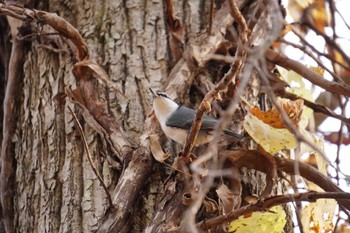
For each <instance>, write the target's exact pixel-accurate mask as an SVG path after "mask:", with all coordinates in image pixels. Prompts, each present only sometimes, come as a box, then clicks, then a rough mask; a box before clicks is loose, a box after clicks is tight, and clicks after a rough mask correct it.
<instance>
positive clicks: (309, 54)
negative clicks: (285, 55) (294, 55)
mask: <svg viewBox="0 0 350 233" xmlns="http://www.w3.org/2000/svg"><path fill="white" fill-rule="evenodd" d="M279 41H280V42H282V43H285V44H287V45H290V46H293V47H294V48H297V49H299V50H301V51H302V52H303V53H305V54H306V55H308V56H309V57H311V58H312V59H313V60H314V61H315V62H316V63H317V65H319V66H320V67H322V68H323V69H325V70H326V71H327V72H328V73H330V74H331V75H332V76H333V78H334V79H335V80H337V81H338V82H340V83H344V80H343V79H342V78H341V77H339V76H338V75H337V74H335V73H334V72H333V71H331V70H330V69H329V68H328V67H327V66H325V65H324V64H323V63H322V62H321V61H320V59H318V58H317V57H316V56H315V55H314V54H312V53H311V52H310V51H309V50H307V49H306V46H305V45H298V44H295V43H293V42H290V41H287V40H285V39H279Z"/></svg>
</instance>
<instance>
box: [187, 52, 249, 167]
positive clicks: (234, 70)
mask: <svg viewBox="0 0 350 233" xmlns="http://www.w3.org/2000/svg"><path fill="white" fill-rule="evenodd" d="M237 57H238V58H239V59H237ZM245 57H246V52H245V51H244V50H241V51H239V52H238V53H237V54H236V59H235V62H234V63H233V64H232V65H231V68H230V70H229V71H228V72H227V73H226V75H225V76H224V77H223V78H222V80H221V81H220V82H219V83H218V84H217V85H215V88H214V89H212V90H210V91H209V92H208V93H207V94H206V95H205V97H204V99H203V100H202V102H201V104H200V105H199V107H198V110H197V112H196V116H195V118H194V123H193V125H192V127H191V130H190V132H189V134H188V136H187V140H186V144H185V146H184V149H183V151H182V156H183V157H184V159H185V161H190V160H191V159H190V153H191V151H192V149H193V147H194V142H195V140H196V138H197V134H198V132H199V130H200V128H201V125H202V122H203V119H202V118H203V115H204V114H205V113H206V112H208V111H209V109H210V104H211V102H212V101H213V99H215V98H218V95H219V93H220V92H222V91H225V89H226V88H227V86H228V84H229V83H230V82H231V81H232V80H233V79H234V78H235V77H236V76H237V75H238V74H239V72H240V71H241V68H242V64H243V61H244V60H245Z"/></svg>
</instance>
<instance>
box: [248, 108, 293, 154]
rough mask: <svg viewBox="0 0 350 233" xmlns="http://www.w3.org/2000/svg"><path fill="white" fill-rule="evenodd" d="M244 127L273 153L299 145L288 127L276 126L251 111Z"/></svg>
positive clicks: (255, 139)
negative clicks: (265, 121) (260, 118)
mask: <svg viewBox="0 0 350 233" xmlns="http://www.w3.org/2000/svg"><path fill="white" fill-rule="evenodd" d="M243 127H244V129H245V130H246V131H247V133H248V134H249V135H250V136H251V137H252V138H253V139H254V141H255V142H257V143H258V144H259V145H260V146H261V147H262V148H264V150H265V151H267V152H269V153H271V154H274V153H276V152H278V151H280V150H283V149H294V148H295V147H296V146H297V145H298V142H297V140H296V138H295V136H294V135H293V134H292V133H291V132H289V131H288V130H287V129H277V128H274V127H272V126H271V125H268V124H266V123H264V122H263V121H261V120H259V119H258V118H257V117H255V116H254V115H253V114H251V113H248V114H247V115H246V116H245V118H244V122H243Z"/></svg>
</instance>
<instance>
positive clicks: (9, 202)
mask: <svg viewBox="0 0 350 233" xmlns="http://www.w3.org/2000/svg"><path fill="white" fill-rule="evenodd" d="M214 2H215V4H214V9H213V11H214V14H213V15H211V10H210V7H211V1H206V0H195V1H182V0H179V1H171V0H164V1H158V0H154V1H147V0H144V1H138V0H124V1H97V2H96V1H90V0H77V1H50V2H45V3H42V1H28V2H17V4H18V5H24V4H26V8H29V9H31V8H33V9H37V10H42V11H45V12H51V13H57V14H58V15H59V16H60V17H62V19H64V20H65V21H64V20H63V21H62V20H61V19H59V18H58V17H56V16H54V15H53V14H47V13H45V12H41V11H31V10H26V11H23V9H21V8H20V7H18V6H16V5H13V6H12V7H13V8H11V9H10V10H11V11H12V12H16V14H17V15H12V16H15V18H16V17H17V18H20V19H21V20H19V19H10V18H11V16H9V13H8V12H7V11H0V12H1V13H4V14H6V15H7V17H4V16H1V18H0V27H1V28H0V31H1V32H3V33H2V35H1V38H0V42H1V44H0V53H1V60H0V63H1V64H0V65H1V67H0V72H1V73H0V78H1V81H0V84H1V85H0V88H1V92H0V99H1V101H2V102H3V103H4V104H3V106H4V107H3V111H1V117H2V120H3V124H2V125H1V127H2V128H1V129H2V132H3V133H2V135H1V139H2V144H1V160H0V161H1V176H0V177H1V179H0V180H1V186H0V188H1V206H0V207H1V209H0V210H1V211H0V220H1V222H0V224H1V225H0V229H2V230H0V232H7V233H12V232H142V231H144V230H146V231H147V232H167V231H171V230H173V231H175V232H181V231H183V230H184V229H183V228H181V222H182V220H183V219H182V217H183V213H184V212H185V211H186V209H187V207H188V205H187V204H186V203H185V201H186V200H184V199H186V198H189V199H191V198H192V197H193V199H194V200H195V198H196V194H193V193H191V192H189V190H191V187H189V186H191V185H195V184H194V182H193V180H191V179H189V178H188V177H187V176H186V175H184V174H186V172H188V171H186V170H184V171H182V173H181V172H180V173H176V175H175V173H173V172H174V170H176V169H180V170H182V169H184V168H183V166H182V164H183V163H184V161H177V159H176V161H177V162H178V164H177V165H176V163H174V167H173V168H169V167H168V166H166V165H164V164H161V163H158V162H156V161H155V160H154V159H153V158H152V156H151V151H150V150H151V149H150V143H152V142H150V141H152V139H151V138H153V136H154V135H156V134H159V135H162V133H160V131H159V127H158V125H157V122H156V120H155V118H154V116H153V115H151V113H150V110H151V98H150V97H151V96H150V93H149V90H148V88H149V87H152V88H153V89H155V90H166V91H167V92H168V94H170V95H171V96H172V97H174V98H175V99H176V100H177V101H179V102H181V103H186V104H187V105H197V106H198V104H199V103H200V100H199V99H201V98H203V97H204V96H205V95H206V94H207V93H208V92H209V91H210V90H214V89H213V83H218V82H219V81H220V79H221V78H222V77H223V76H224V74H225V73H226V74H229V73H230V72H228V70H229V69H230V66H229V65H227V64H226V63H225V62H223V61H222V59H223V58H222V57H220V55H222V54H224V55H226V54H231V55H234V54H235V53H237V54H239V55H240V56H241V58H240V59H242V63H244V62H246V61H247V60H248V61H249V59H252V58H251V57H252V56H251V54H250V53H248V52H247V51H248V50H244V49H243V50H239V49H237V47H239V46H241V44H240V43H243V44H244V46H246V47H244V46H242V48H243V47H244V48H246V49H247V48H250V47H253V44H255V43H261V40H264V39H265V38H268V39H271V40H273V39H275V38H273V36H272V37H269V36H267V34H272V35H276V36H277V35H279V31H278V30H280V29H281V28H275V29H274V30H277V31H273V30H271V28H270V27H269V22H270V21H268V20H271V18H269V17H268V15H269V14H271V13H272V12H273V11H272V10H271V9H273V10H276V11H277V12H279V11H278V8H276V7H277V5H276V4H272V5H273V6H269V7H270V8H269V7H267V5H268V4H267V2H268V1H255V3H253V4H251V5H249V4H248V5H249V6H251V8H247V9H246V11H245V12H244V16H245V17H246V18H249V17H248V15H250V16H251V15H253V16H254V17H253V18H250V19H251V20H248V21H247V25H248V27H249V29H248V28H243V26H242V25H244V22H240V19H239V18H235V17H236V16H237V13H234V12H232V9H233V7H234V5H232V4H233V1H227V2H226V1H214ZM228 2H230V3H231V4H229V3H228ZM246 2H247V1H246ZM253 2H254V1H253ZM262 3H263V4H262ZM0 4H1V3H0ZM238 5H239V6H241V7H242V5H241V2H239V4H238ZM16 7H17V8H16ZM230 9H231V12H230ZM22 16H23V18H21V17H22ZM211 16H212V17H211ZM23 20H24V23H22V22H23ZM31 20H36V21H35V22H36V24H33V23H32V21H31ZM60 20H61V21H60ZM235 20H236V22H238V23H234V21H235ZM56 22H59V23H57V24H56ZM67 22H69V23H70V24H71V25H69V24H68V23H67ZM241 23H242V24H241ZM41 24H42V25H41ZM257 24H258V29H256V28H255V26H256V25H257ZM62 25H64V26H62ZM74 28H76V29H77V30H78V31H75V29H74ZM208 28H210V33H211V34H208ZM249 30H255V34H253V35H251V34H249ZM269 30H271V31H269ZM237 31H240V32H242V31H244V33H242V34H245V35H246V36H247V35H249V37H247V38H240V40H239V41H236V42H235V43H237V44H235V43H232V38H235V37H236V36H237V35H235V32H237ZM57 32H59V33H60V34H58V33H57ZM79 33H80V35H81V37H80V36H79ZM274 33H275V34H274ZM208 35H210V36H208ZM237 38H238V37H237ZM262 38H263V39H262ZM265 42H266V48H265V50H266V49H267V48H268V45H269V44H270V43H272V41H264V43H265ZM230 43H232V44H234V46H233V45H232V44H230ZM235 46H236V47H235ZM233 47H235V48H236V49H237V50H235V51H231V50H230V49H231V48H233ZM265 50H261V51H262V53H260V54H258V53H257V54H255V56H262V57H263V56H264V53H263V52H264V51H265ZM215 55H217V56H219V59H218V58H217V57H216V58H215ZM211 56H212V57H211ZM202 58H203V59H202ZM201 59H202V60H201ZM220 59H221V60H220ZM216 60H220V61H216ZM250 61H251V63H249V62H246V63H247V64H250V66H251V67H247V66H245V63H244V64H243V65H242V64H241V63H240V62H237V64H236V65H237V67H236V68H237V71H236V73H234V72H231V73H232V77H228V78H230V79H233V80H234V81H235V79H237V80H238V78H237V76H239V74H240V73H241V72H242V73H243V75H242V77H245V76H247V73H244V72H248V71H252V70H253V68H256V66H257V65H258V64H257V63H255V62H257V60H250ZM97 64H99V65H100V66H101V67H102V68H103V69H104V70H105V71H106V73H104V71H103V70H102V69H101V68H100V67H99V66H98V65H97ZM204 67H205V69H204ZM232 67H233V66H232ZM232 67H231V68H232ZM107 74H108V75H107ZM244 75H245V76H244ZM227 76H228V75H227ZM248 76H249V77H251V78H249V79H248V78H247V80H249V82H247V83H245V86H244V89H242V90H241V91H242V92H241V93H240V94H241V96H244V97H245V99H246V100H248V101H249V102H250V103H251V104H252V105H259V103H260V104H261V103H263V104H264V100H263V101H261V102H258V100H259V97H261V96H262V95H261V93H260V92H261V90H260V89H259V88H257V87H258V86H259V85H260V83H259V81H258V78H257V77H255V76H256V72H250V73H249V74H248ZM225 77H226V76H225ZM242 80H244V79H242ZM242 82H243V83H244V81H242ZM229 83H230V82H229ZM237 83H239V82H237ZM228 85H229V90H228V92H227V95H225V98H224V101H223V103H221V107H227V106H228V103H229V101H230V99H231V97H233V96H234V94H235V93H234V91H233V89H234V88H238V87H237V86H234V85H233V83H230V84H228ZM238 89H239V88H238ZM211 93H212V94H213V96H211V97H210V98H211V100H212V99H213V98H214V97H215V96H216V94H217V93H215V91H212V92H211ZM225 101H226V102H225ZM214 106H216V107H218V106H219V105H218V104H214ZM235 106H236V108H237V109H238V110H237V111H236V113H235V117H233V119H232V123H231V124H230V126H231V127H232V128H233V129H234V130H237V131H239V130H241V129H242V125H241V123H240V122H241V121H242V119H243V117H244V114H245V109H244V108H242V106H238V105H237V104H236V105H235ZM70 108H71V109H73V111H75V112H76V114H77V116H78V120H79V122H80V124H81V125H82V127H83V132H84V137H83V136H82V135H81V134H80V132H79V130H78V125H77V124H76V122H75V120H74V118H73V115H72V114H71V112H70ZM217 112H220V111H217ZM85 138H86V139H85ZM155 138H156V137H155ZM84 140H86V142H87V144H88V150H89V152H90V153H91V156H92V160H93V162H94V164H95V166H96V168H97V172H98V173H99V174H100V175H101V177H102V178H103V180H104V183H105V184H106V186H107V187H108V190H109V194H110V196H111V197H112V200H111V201H112V203H113V206H110V203H109V197H108V195H107V194H106V192H105V190H104V189H103V188H102V185H101V183H100V182H99V180H98V179H97V177H96V174H95V173H94V171H93V169H92V168H91V165H90V163H89V161H88V159H87V156H86V154H87V151H86V150H85V148H84ZM159 141H160V144H161V145H162V148H163V149H165V150H166V151H169V152H171V154H173V155H174V156H177V155H178V153H179V152H180V151H181V149H182V148H181V147H180V146H179V145H176V144H175V143H173V142H171V141H170V140H168V139H166V138H165V137H161V139H160V140H159ZM228 147H230V148H232V147H234V148H237V147H239V148H241V149H242V148H245V149H248V148H249V149H253V148H255V146H252V143H251V141H250V139H249V138H248V137H246V138H244V139H243V140H242V141H240V142H239V141H235V142H233V143H227V141H225V140H223V141H222V142H220V143H219V149H218V150H221V149H222V148H224V149H226V148H228ZM205 150H209V149H208V148H207V147H203V148H196V150H195V152H194V153H195V154H201V153H203V154H204V152H203V151H205ZM242 151H243V150H242ZM226 153H227V157H228V158H230V159H231V162H229V161H226V162H225V166H226V163H227V166H228V167H229V168H230V169H231V171H232V174H235V176H239V173H238V170H237V168H236V167H235V166H232V163H237V164H238V165H242V167H247V168H248V169H241V170H240V173H241V177H242V184H243V191H242V192H241V190H240V188H241V186H240V185H241V184H240V183H241V182H240V181H239V180H238V181H237V179H231V180H229V181H228V184H229V185H228V186H230V185H231V186H230V188H232V189H234V190H236V191H238V194H239V195H238V196H236V197H235V198H236V205H237V206H236V208H237V207H239V206H240V203H241V199H240V198H241V195H240V194H241V193H243V194H244V195H253V194H259V195H260V194H262V195H263V196H264V197H265V196H268V195H269V194H270V193H271V192H272V189H273V187H274V188H276V186H273V185H272V184H273V183H272V181H273V180H274V179H275V178H276V177H275V176H276V175H275V174H276V173H277V170H278V169H279V170H280V171H284V170H283V169H285V170H286V171H287V170H288V169H290V167H291V166H292V165H290V164H291V163H287V162H285V161H283V160H278V161H279V164H282V165H280V167H278V166H277V165H276V162H271V161H270V160H269V159H270V158H267V159H266V161H267V162H266V163H268V164H271V166H273V167H274V169H271V170H272V171H267V170H266V169H265V170H264V168H263V167H259V166H256V167H254V165H252V166H251V167H250V165H248V164H247V163H246V161H245V160H244V159H241V158H240V157H239V156H237V157H235V156H233V155H232V153H229V152H227V151H226ZM241 153H245V152H241ZM247 154H249V153H247ZM252 154H253V155H255V154H254V153H252ZM180 160H181V159H180ZM237 161H238V162H237ZM223 163H224V162H223ZM286 163H287V165H288V166H287V165H285V164H286ZM176 166H178V167H176ZM284 166H286V167H287V168H285V167H284ZM252 169H254V171H252ZM307 169H308V168H305V170H307ZM257 171H262V172H264V173H266V180H270V181H271V182H269V183H268V184H266V183H265V175H262V174H263V173H260V172H257ZM291 173H292V172H291ZM320 176H321V175H320ZM310 179H312V177H311V178H310ZM187 181H188V182H187ZM192 182H193V183H192ZM279 185H280V184H278V185H277V186H279ZM232 186H234V187H232ZM214 188H216V187H214ZM279 188H280V187H279ZM326 188H329V190H328V191H333V192H336V191H339V190H338V189H337V187H334V186H331V187H328V186H327V187H326ZM192 191H193V190H192ZM340 191H341V190H340ZM206 201H207V200H206ZM179 203H181V204H183V205H179ZM208 203H210V202H208ZM346 204H348V203H345V205H346ZM206 217H208V216H200V214H198V221H201V220H204V219H205V218H206ZM204 225H205V224H202V225H200V227H203V226H204ZM214 225H215V224H214ZM214 225H213V228H214V229H215V228H216V227H217V226H214ZM217 229H221V228H220V227H219V228H217ZM285 230H286V231H288V230H290V229H288V228H286V229H285Z"/></svg>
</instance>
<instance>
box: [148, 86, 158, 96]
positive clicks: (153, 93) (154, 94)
mask: <svg viewBox="0 0 350 233" xmlns="http://www.w3.org/2000/svg"><path fill="white" fill-rule="evenodd" d="M149 90H150V91H151V93H152V95H153V97H156V96H157V94H156V93H155V92H154V91H153V90H152V88H149Z"/></svg>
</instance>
